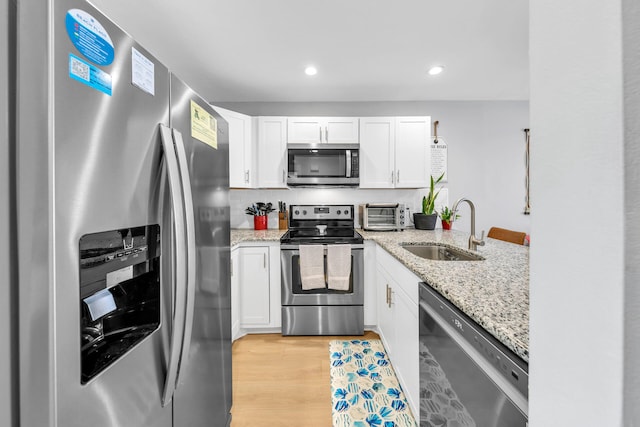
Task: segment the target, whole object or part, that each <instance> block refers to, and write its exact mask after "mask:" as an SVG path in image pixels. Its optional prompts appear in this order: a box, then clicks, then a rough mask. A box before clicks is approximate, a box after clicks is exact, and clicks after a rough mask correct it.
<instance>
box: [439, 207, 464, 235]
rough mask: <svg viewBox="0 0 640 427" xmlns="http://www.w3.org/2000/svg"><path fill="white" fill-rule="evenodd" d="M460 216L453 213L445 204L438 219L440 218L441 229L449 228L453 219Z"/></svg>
mask: <svg viewBox="0 0 640 427" xmlns="http://www.w3.org/2000/svg"><path fill="white" fill-rule="evenodd" d="M458 218H460V215H458V214H455V215H454V213H453V211H452V210H450V209H449V206H445V207H443V208H442V210H441V211H440V219H441V220H442V229H443V230H451V225H452V224H453V221H455V220H456V219H458Z"/></svg>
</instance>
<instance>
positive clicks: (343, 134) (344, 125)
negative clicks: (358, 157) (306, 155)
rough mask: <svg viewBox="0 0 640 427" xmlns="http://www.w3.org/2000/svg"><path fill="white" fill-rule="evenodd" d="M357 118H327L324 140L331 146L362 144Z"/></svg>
mask: <svg viewBox="0 0 640 427" xmlns="http://www.w3.org/2000/svg"><path fill="white" fill-rule="evenodd" d="M358 124H359V120H358V118H357V117H327V118H326V121H325V125H324V139H325V142H328V143H329V144H357V143H359V142H360V138H359V129H358Z"/></svg>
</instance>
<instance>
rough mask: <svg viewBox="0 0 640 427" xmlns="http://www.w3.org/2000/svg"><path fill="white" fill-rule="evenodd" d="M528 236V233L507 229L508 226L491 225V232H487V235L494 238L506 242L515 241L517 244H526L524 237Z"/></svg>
mask: <svg viewBox="0 0 640 427" xmlns="http://www.w3.org/2000/svg"><path fill="white" fill-rule="evenodd" d="M526 236H527V233H522V232H520V231H513V230H507V229H506V228H498V227H491V228H490V229H489V234H487V237H491V238H492V239H498V240H503V241H505V242H509V243H515V244H517V245H524V238H525V237H526Z"/></svg>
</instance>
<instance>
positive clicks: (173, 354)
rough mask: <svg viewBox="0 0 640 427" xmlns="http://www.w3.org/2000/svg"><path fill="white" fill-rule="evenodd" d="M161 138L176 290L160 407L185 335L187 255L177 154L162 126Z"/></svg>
mask: <svg viewBox="0 0 640 427" xmlns="http://www.w3.org/2000/svg"><path fill="white" fill-rule="evenodd" d="M160 137H161V140H162V148H163V151H164V162H165V165H166V170H167V178H168V181H169V195H170V199H171V211H172V213H173V231H174V232H175V236H176V238H175V246H174V248H173V253H174V255H175V257H176V258H175V270H174V271H172V274H171V279H170V286H172V287H173V289H175V295H174V301H173V306H174V307H175V308H174V315H173V319H172V324H171V348H170V351H169V361H168V363H167V376H166V378H165V384H164V391H163V394H162V406H163V407H164V406H167V405H168V404H169V403H171V400H172V398H173V393H174V391H175V387H176V378H177V375H178V367H179V359H180V350H181V349H182V339H183V336H182V335H183V334H184V321H185V310H186V299H187V295H186V289H185V286H184V283H185V282H186V280H185V279H186V275H187V271H186V260H185V257H184V254H185V253H186V251H187V248H186V246H187V245H186V240H185V232H186V226H185V217H184V210H183V209H182V198H183V196H182V186H181V184H180V172H179V169H178V160H177V158H176V152H175V149H174V148H173V138H172V136H171V129H169V128H168V127H166V126H164V125H162V124H161V125H160Z"/></svg>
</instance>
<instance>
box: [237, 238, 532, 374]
mask: <svg viewBox="0 0 640 427" xmlns="http://www.w3.org/2000/svg"><path fill="white" fill-rule="evenodd" d="M357 231H358V232H359V233H360V234H362V236H363V237H364V238H365V240H373V241H375V242H376V243H377V244H379V245H380V246H381V247H382V248H384V249H385V250H386V251H387V252H389V253H390V254H391V255H392V256H393V257H394V258H396V259H397V260H399V261H400V262H401V263H402V264H403V265H404V266H405V267H407V268H408V269H409V270H411V271H412V272H413V273H414V274H416V275H417V276H418V277H420V278H421V279H422V280H424V281H425V282H427V283H428V284H429V285H430V286H431V287H432V288H434V289H435V290H436V291H438V292H439V293H440V294H441V295H443V296H444V297H445V298H446V299H448V300H449V301H450V302H451V303H453V304H454V305H455V306H457V307H458V308H459V309H460V310H462V311H463V312H464V313H465V314H466V315H467V316H469V317H470V318H472V319H473V320H474V321H475V322H476V323H478V324H479V325H480V326H482V327H483V328H484V329H485V330H486V331H487V332H489V333H490V334H492V335H493V336H494V337H496V338H497V339H498V340H499V341H500V342H502V343H503V344H504V345H505V346H507V347H508V348H510V349H511V350H512V351H513V352H515V353H516V354H517V355H519V356H520V357H522V359H523V360H525V361H527V362H528V361H529V248H528V247H526V246H520V245H515V244H512V243H506V242H502V241H500V240H495V239H489V238H487V239H485V240H486V244H485V245H484V246H478V251H477V253H478V254H479V255H481V256H483V257H484V258H485V260H484V261H432V260H426V259H423V258H420V257H418V256H416V255H413V254H412V253H411V252H409V251H407V250H405V249H403V248H402V247H400V245H401V244H402V243H410V244H418V243H434V242H435V243H441V244H444V245H452V246H456V247H458V248H460V249H463V250H466V249H467V247H468V243H467V242H468V238H469V235H468V234H467V233H462V232H459V231H456V230H452V231H443V230H441V229H436V230H434V231H426V230H415V229H407V230H405V231H400V232H392V231H386V232H372V231H364V230H360V229H358V230H357ZM285 232H286V230H274V229H272V230H259V231H255V230H252V229H233V230H231V247H233V246H236V245H237V244H239V243H241V242H259V241H269V242H277V241H279V240H280V237H281V236H282V235H283V234H284V233H285Z"/></svg>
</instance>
